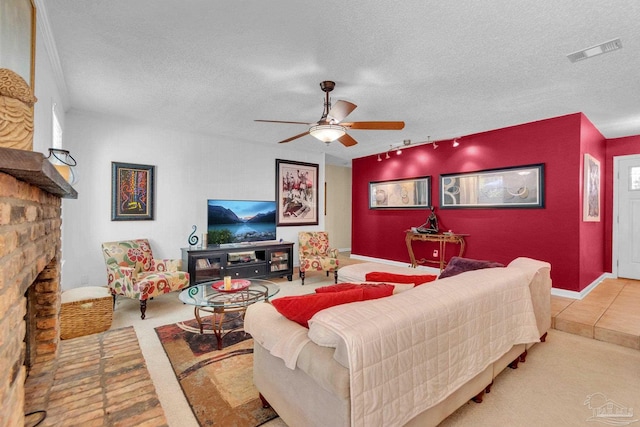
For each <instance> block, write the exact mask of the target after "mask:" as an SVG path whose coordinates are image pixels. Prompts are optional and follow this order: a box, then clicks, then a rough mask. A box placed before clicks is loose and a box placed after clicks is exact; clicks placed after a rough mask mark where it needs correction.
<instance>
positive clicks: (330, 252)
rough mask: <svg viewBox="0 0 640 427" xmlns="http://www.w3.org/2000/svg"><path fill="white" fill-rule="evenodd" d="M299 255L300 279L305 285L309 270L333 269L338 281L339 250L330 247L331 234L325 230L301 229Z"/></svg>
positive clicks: (327, 270)
mask: <svg viewBox="0 0 640 427" xmlns="http://www.w3.org/2000/svg"><path fill="white" fill-rule="evenodd" d="M298 257H299V259H300V279H301V280H302V284H303V285H304V277H305V273H306V272H307V271H326V272H327V277H329V272H330V271H333V275H334V278H335V279H334V281H335V283H338V250H337V249H332V248H330V247H329V235H328V234H327V233H326V232H325V231H301V232H299V233H298Z"/></svg>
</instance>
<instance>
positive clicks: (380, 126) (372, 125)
mask: <svg viewBox="0 0 640 427" xmlns="http://www.w3.org/2000/svg"><path fill="white" fill-rule="evenodd" d="M340 126H344V127H346V128H349V129H362V130H366V129H369V130H400V129H403V128H404V122H351V123H340Z"/></svg>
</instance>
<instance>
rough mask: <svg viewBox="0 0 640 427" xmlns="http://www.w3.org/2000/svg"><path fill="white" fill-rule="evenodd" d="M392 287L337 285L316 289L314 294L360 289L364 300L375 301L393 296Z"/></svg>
mask: <svg viewBox="0 0 640 427" xmlns="http://www.w3.org/2000/svg"><path fill="white" fill-rule="evenodd" d="M394 288H395V287H394V286H393V285H391V284H387V283H338V284H337V285H330V286H323V287H321V288H316V293H318V294H322V293H327V292H343V291H348V290H351V289H362V290H363V291H364V299H365V300H369V299H376V298H382V297H388V296H389V295H391V294H393V290H394Z"/></svg>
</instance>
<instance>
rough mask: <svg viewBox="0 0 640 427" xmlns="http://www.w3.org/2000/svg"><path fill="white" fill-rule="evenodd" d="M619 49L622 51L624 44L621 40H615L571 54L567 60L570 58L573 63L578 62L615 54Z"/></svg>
mask: <svg viewBox="0 0 640 427" xmlns="http://www.w3.org/2000/svg"><path fill="white" fill-rule="evenodd" d="M618 49H622V42H621V41H620V39H613V40H609V41H608V42H604V43H601V44H598V45H595V46H591V47H588V48H586V49H582V50H579V51H577V52H573V53H570V54H569V55H567V58H569V61H571V62H578V61H582V60H583V59H587V58H591V57H592V56H597V55H602V54H603V53H609V52H613V51H614V50H618Z"/></svg>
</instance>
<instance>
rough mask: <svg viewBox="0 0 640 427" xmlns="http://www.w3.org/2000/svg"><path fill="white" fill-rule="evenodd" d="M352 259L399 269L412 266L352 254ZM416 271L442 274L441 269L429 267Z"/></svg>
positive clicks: (421, 266)
mask: <svg viewBox="0 0 640 427" xmlns="http://www.w3.org/2000/svg"><path fill="white" fill-rule="evenodd" d="M350 258H353V259H358V260H360V261H368V262H377V263H379V264H388V265H395V266H397V267H411V264H409V263H406V262H400V261H391V260H388V259H382V258H373V257H369V256H364V255H354V254H351V256H350ZM416 270H422V271H426V272H428V273H431V274H436V275H438V274H440V269H439V268H435V267H427V266H424V265H419V266H417V267H416Z"/></svg>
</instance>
